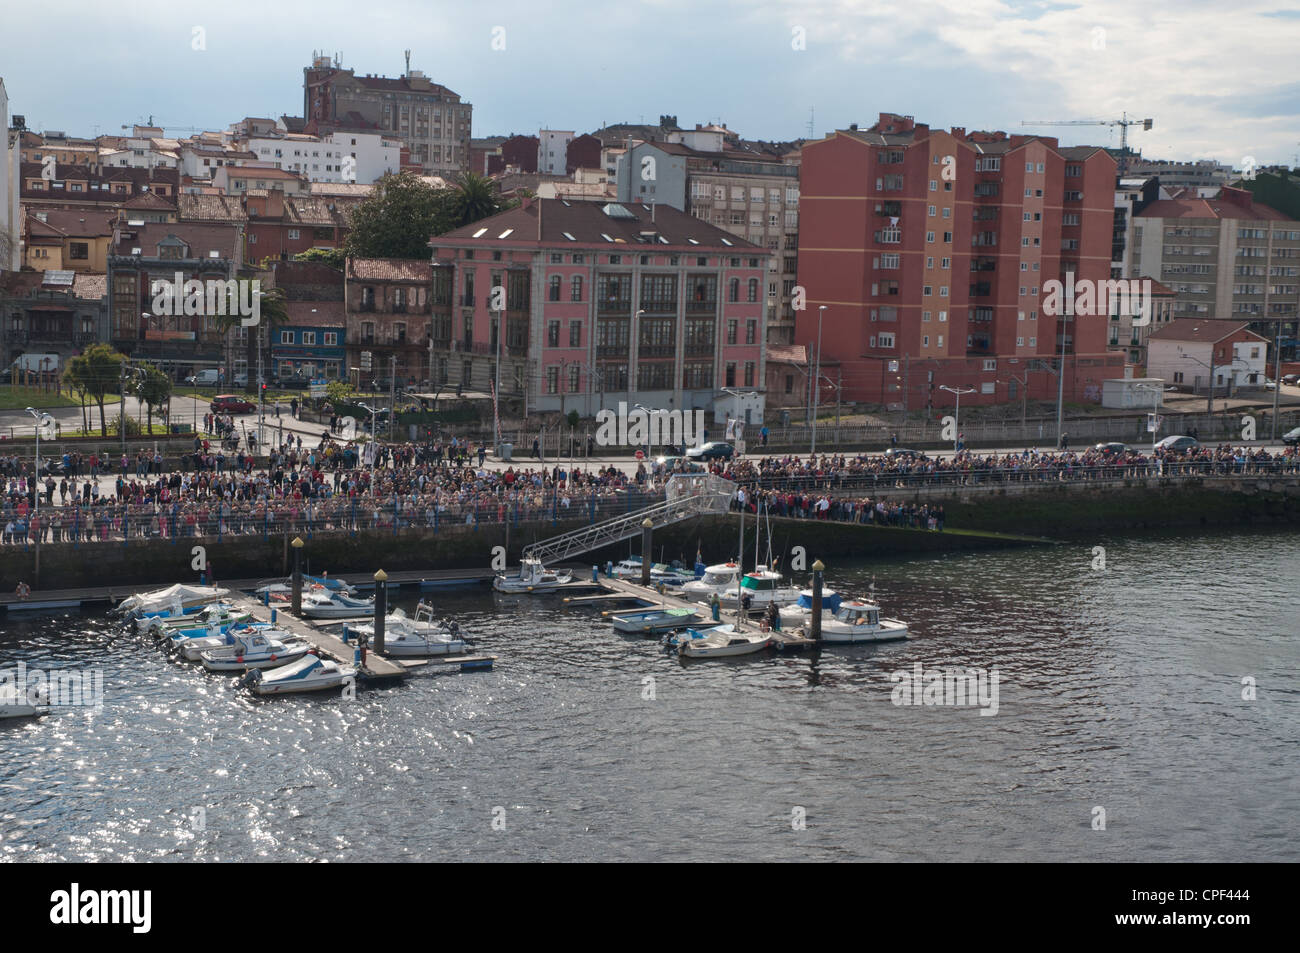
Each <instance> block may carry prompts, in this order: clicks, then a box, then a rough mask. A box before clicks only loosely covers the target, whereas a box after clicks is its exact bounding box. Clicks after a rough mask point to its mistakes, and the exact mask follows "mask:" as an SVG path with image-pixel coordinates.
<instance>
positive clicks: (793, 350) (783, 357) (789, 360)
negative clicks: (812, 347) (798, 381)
mask: <svg viewBox="0 0 1300 953" xmlns="http://www.w3.org/2000/svg"><path fill="white" fill-rule="evenodd" d="M773 362H776V363H781V364H807V363H808V349H807V348H806V347H804V346H803V345H802V344H769V345H768V347H767V363H769V364H771V363H773Z"/></svg>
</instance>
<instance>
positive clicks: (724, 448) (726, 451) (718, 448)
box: [686, 440, 736, 460]
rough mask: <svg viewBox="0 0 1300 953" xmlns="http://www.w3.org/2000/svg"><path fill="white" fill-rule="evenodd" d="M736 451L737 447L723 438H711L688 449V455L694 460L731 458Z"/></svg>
mask: <svg viewBox="0 0 1300 953" xmlns="http://www.w3.org/2000/svg"><path fill="white" fill-rule="evenodd" d="M735 453H736V448H735V447H733V446H732V445H731V444H729V443H724V442H722V441H721V440H711V441H709V442H708V443H702V444H700V445H699V446H698V447H688V448H687V450H686V456H687V457H689V458H690V459H692V460H730V459H731V458H732V456H734V455H735Z"/></svg>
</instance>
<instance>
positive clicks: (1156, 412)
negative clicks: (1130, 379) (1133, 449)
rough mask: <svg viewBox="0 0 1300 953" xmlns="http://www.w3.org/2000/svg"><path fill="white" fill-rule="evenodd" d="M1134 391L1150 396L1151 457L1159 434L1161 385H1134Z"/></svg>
mask: <svg viewBox="0 0 1300 953" xmlns="http://www.w3.org/2000/svg"><path fill="white" fill-rule="evenodd" d="M1133 389H1134V390H1140V391H1146V392H1147V393H1149V394H1150V395H1151V456H1152V457H1153V458H1154V457H1155V454H1156V438H1157V437H1158V436H1159V434H1160V394H1161V392H1162V391H1163V390H1164V386H1163V385H1162V384H1134V385H1133Z"/></svg>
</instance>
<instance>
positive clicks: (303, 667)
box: [243, 655, 357, 695]
mask: <svg viewBox="0 0 1300 953" xmlns="http://www.w3.org/2000/svg"><path fill="white" fill-rule="evenodd" d="M356 675H357V670H356V669H355V668H351V667H349V666H344V665H340V664H339V663H338V662H335V661H332V660H331V659H323V658H320V657H318V656H316V655H305V656H303V657H302V658H300V659H298V661H296V662H290V663H289V664H288V665H281V666H279V667H278V668H273V669H270V670H269V671H262V670H261V669H254V670H253V671H251V672H249V673H248V675H247V676H246V677H245V679H244V680H243V683H244V684H246V685H247V686H248V687H249V689H251V690H252V691H253V692H255V693H256V694H258V695H290V694H294V693H297V692H320V691H325V690H326V689H330V688H338V687H339V686H340V685H344V684H348V683H349V681H350V680H351V679H354V678H356Z"/></svg>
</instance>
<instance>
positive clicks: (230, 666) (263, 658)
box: [199, 645, 308, 672]
mask: <svg viewBox="0 0 1300 953" xmlns="http://www.w3.org/2000/svg"><path fill="white" fill-rule="evenodd" d="M307 649H308V646H306V645H303V646H301V647H295V648H291V647H288V646H286V647H285V648H284V649H283V650H282V651H280V652H274V653H271V654H269V655H240V656H234V655H213V654H212V653H211V652H204V653H202V654H201V655H200V656H199V661H201V662H202V663H203V667H204V668H206V669H207V670H208V671H209V672H242V671H244V670H245V669H250V668H275V667H277V666H280V665H288V664H289V663H290V662H296V661H297V660H298V659H300V658H302V657H303V656H304V655H306V654H307Z"/></svg>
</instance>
